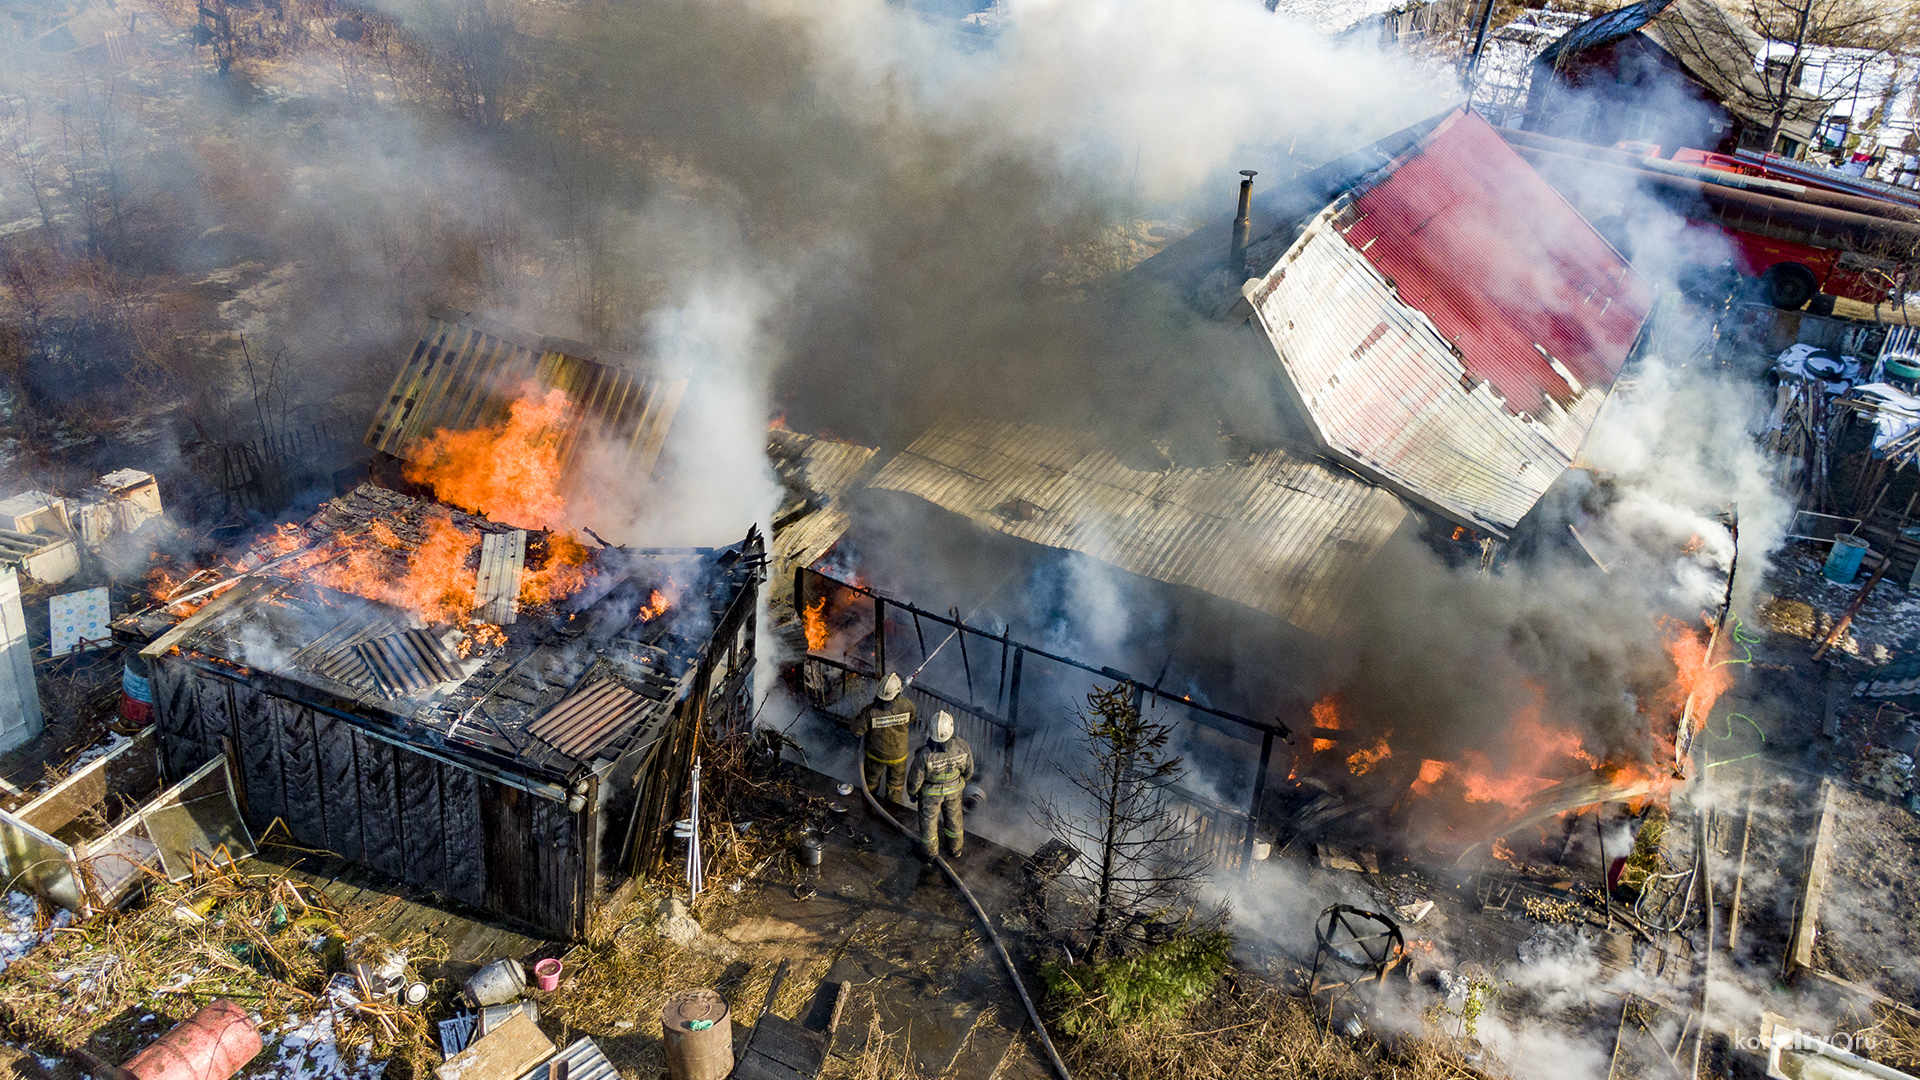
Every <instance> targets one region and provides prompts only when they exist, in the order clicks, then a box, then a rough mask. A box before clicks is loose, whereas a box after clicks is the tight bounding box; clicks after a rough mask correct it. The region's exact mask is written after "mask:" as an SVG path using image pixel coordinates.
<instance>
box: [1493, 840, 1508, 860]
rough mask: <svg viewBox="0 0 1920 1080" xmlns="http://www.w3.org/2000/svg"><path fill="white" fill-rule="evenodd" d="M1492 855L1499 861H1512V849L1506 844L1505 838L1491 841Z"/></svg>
mask: <svg viewBox="0 0 1920 1080" xmlns="http://www.w3.org/2000/svg"><path fill="white" fill-rule="evenodd" d="M1493 857H1494V858H1496V859H1499V860H1500V861H1501V862H1507V863H1510V862H1512V861H1513V849H1512V848H1510V847H1508V846H1507V842H1506V841H1505V840H1500V839H1496V840H1495V841H1494V842H1493Z"/></svg>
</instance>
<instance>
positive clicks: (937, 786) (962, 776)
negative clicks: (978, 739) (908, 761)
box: [907, 735, 973, 799]
mask: <svg viewBox="0 0 1920 1080" xmlns="http://www.w3.org/2000/svg"><path fill="white" fill-rule="evenodd" d="M971 779H973V747H971V746H968V745H967V740H965V739H962V738H960V737H959V736H957V735H956V736H954V737H953V738H951V739H949V740H947V743H946V745H945V746H942V745H941V744H939V743H936V742H933V741H932V740H928V742H927V744H926V745H925V746H922V747H921V748H920V750H919V752H918V753H916V754H915V755H914V757H913V767H912V768H911V769H909V770H908V771H907V791H908V792H909V793H911V794H912V795H913V796H914V797H916V798H922V799H929V798H931V799H945V798H951V797H953V796H956V795H959V794H960V792H962V791H963V790H965V789H966V786H967V781H969V780H971Z"/></svg>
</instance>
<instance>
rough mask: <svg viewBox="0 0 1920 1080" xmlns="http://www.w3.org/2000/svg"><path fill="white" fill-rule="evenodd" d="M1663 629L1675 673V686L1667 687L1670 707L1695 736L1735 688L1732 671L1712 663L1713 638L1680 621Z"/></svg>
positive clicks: (1667, 623)
mask: <svg viewBox="0 0 1920 1080" xmlns="http://www.w3.org/2000/svg"><path fill="white" fill-rule="evenodd" d="M1661 629H1663V630H1665V631H1666V634H1667V640H1666V647H1667V655H1668V656H1669V657H1671V658H1672V660H1673V666H1674V670H1675V675H1674V680H1673V685H1672V686H1670V687H1668V688H1667V705H1668V707H1669V708H1671V709H1672V710H1673V714H1674V719H1675V722H1676V724H1678V723H1681V722H1687V723H1691V724H1692V727H1693V730H1692V731H1690V732H1688V733H1687V734H1689V735H1691V734H1695V733H1697V732H1698V731H1699V730H1700V728H1701V727H1702V726H1703V725H1704V724H1705V723H1706V722H1707V714H1708V713H1711V712H1712V711H1713V705H1714V702H1716V701H1718V700H1720V695H1721V693H1723V692H1724V691H1725V690H1726V689H1727V688H1728V687H1730V686H1732V685H1733V672H1732V671H1731V670H1730V669H1728V668H1727V667H1726V666H1725V665H1723V664H1715V663H1714V662H1713V656H1712V648H1711V645H1710V638H1709V637H1708V635H1707V634H1705V633H1704V632H1702V631H1697V630H1695V629H1694V628H1692V627H1690V626H1687V625H1686V624H1684V623H1682V622H1680V621H1679V620H1678V619H1663V620H1661Z"/></svg>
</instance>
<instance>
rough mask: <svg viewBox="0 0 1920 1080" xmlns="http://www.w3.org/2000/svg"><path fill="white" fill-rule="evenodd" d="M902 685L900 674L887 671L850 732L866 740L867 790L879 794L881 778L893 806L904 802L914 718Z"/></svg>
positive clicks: (905, 799) (911, 704) (909, 700)
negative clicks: (911, 728) (910, 737)
mask: <svg viewBox="0 0 1920 1080" xmlns="http://www.w3.org/2000/svg"><path fill="white" fill-rule="evenodd" d="M903 689H905V686H904V685H903V684H902V683H901V682H900V676H899V675H896V674H894V673H893V672H888V673H887V677H886V678H884V679H882V680H880V692H879V693H878V694H876V695H874V699H873V704H871V705H868V706H867V707H866V708H864V709H861V710H860V712H859V713H858V714H856V715H855V716H854V718H853V733H854V734H855V735H857V736H859V737H861V738H864V739H865V740H866V742H867V765H866V768H867V790H868V791H871V792H873V794H874V795H875V796H876V797H878V796H879V794H880V785H881V784H882V783H883V782H884V783H885V784H886V791H887V798H888V799H890V800H892V801H893V803H894V805H896V806H905V805H907V797H906V783H907V755H908V754H909V753H910V752H911V750H912V743H911V742H909V741H908V736H907V730H908V729H909V728H910V727H912V726H913V720H914V710H913V702H912V700H911V699H909V698H905V697H902V696H901V694H900V691H901V690H903Z"/></svg>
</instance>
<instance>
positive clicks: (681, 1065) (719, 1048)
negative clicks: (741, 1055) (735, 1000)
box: [660, 990, 733, 1080]
mask: <svg viewBox="0 0 1920 1080" xmlns="http://www.w3.org/2000/svg"><path fill="white" fill-rule="evenodd" d="M660 1026H661V1027H662V1028H663V1029H665V1034H666V1051H667V1075H668V1076H669V1077H671V1078H672V1080H726V1077H727V1074H729V1073H731V1072H733V1021H732V1020H730V1019H728V1017H727V999H726V998H723V997H721V996H720V995H719V994H718V993H716V992H715V991H712V990H682V991H681V992H680V993H678V994H675V995H673V997H671V998H669V999H667V1005H666V1008H664V1009H662V1010H661V1011H660Z"/></svg>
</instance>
